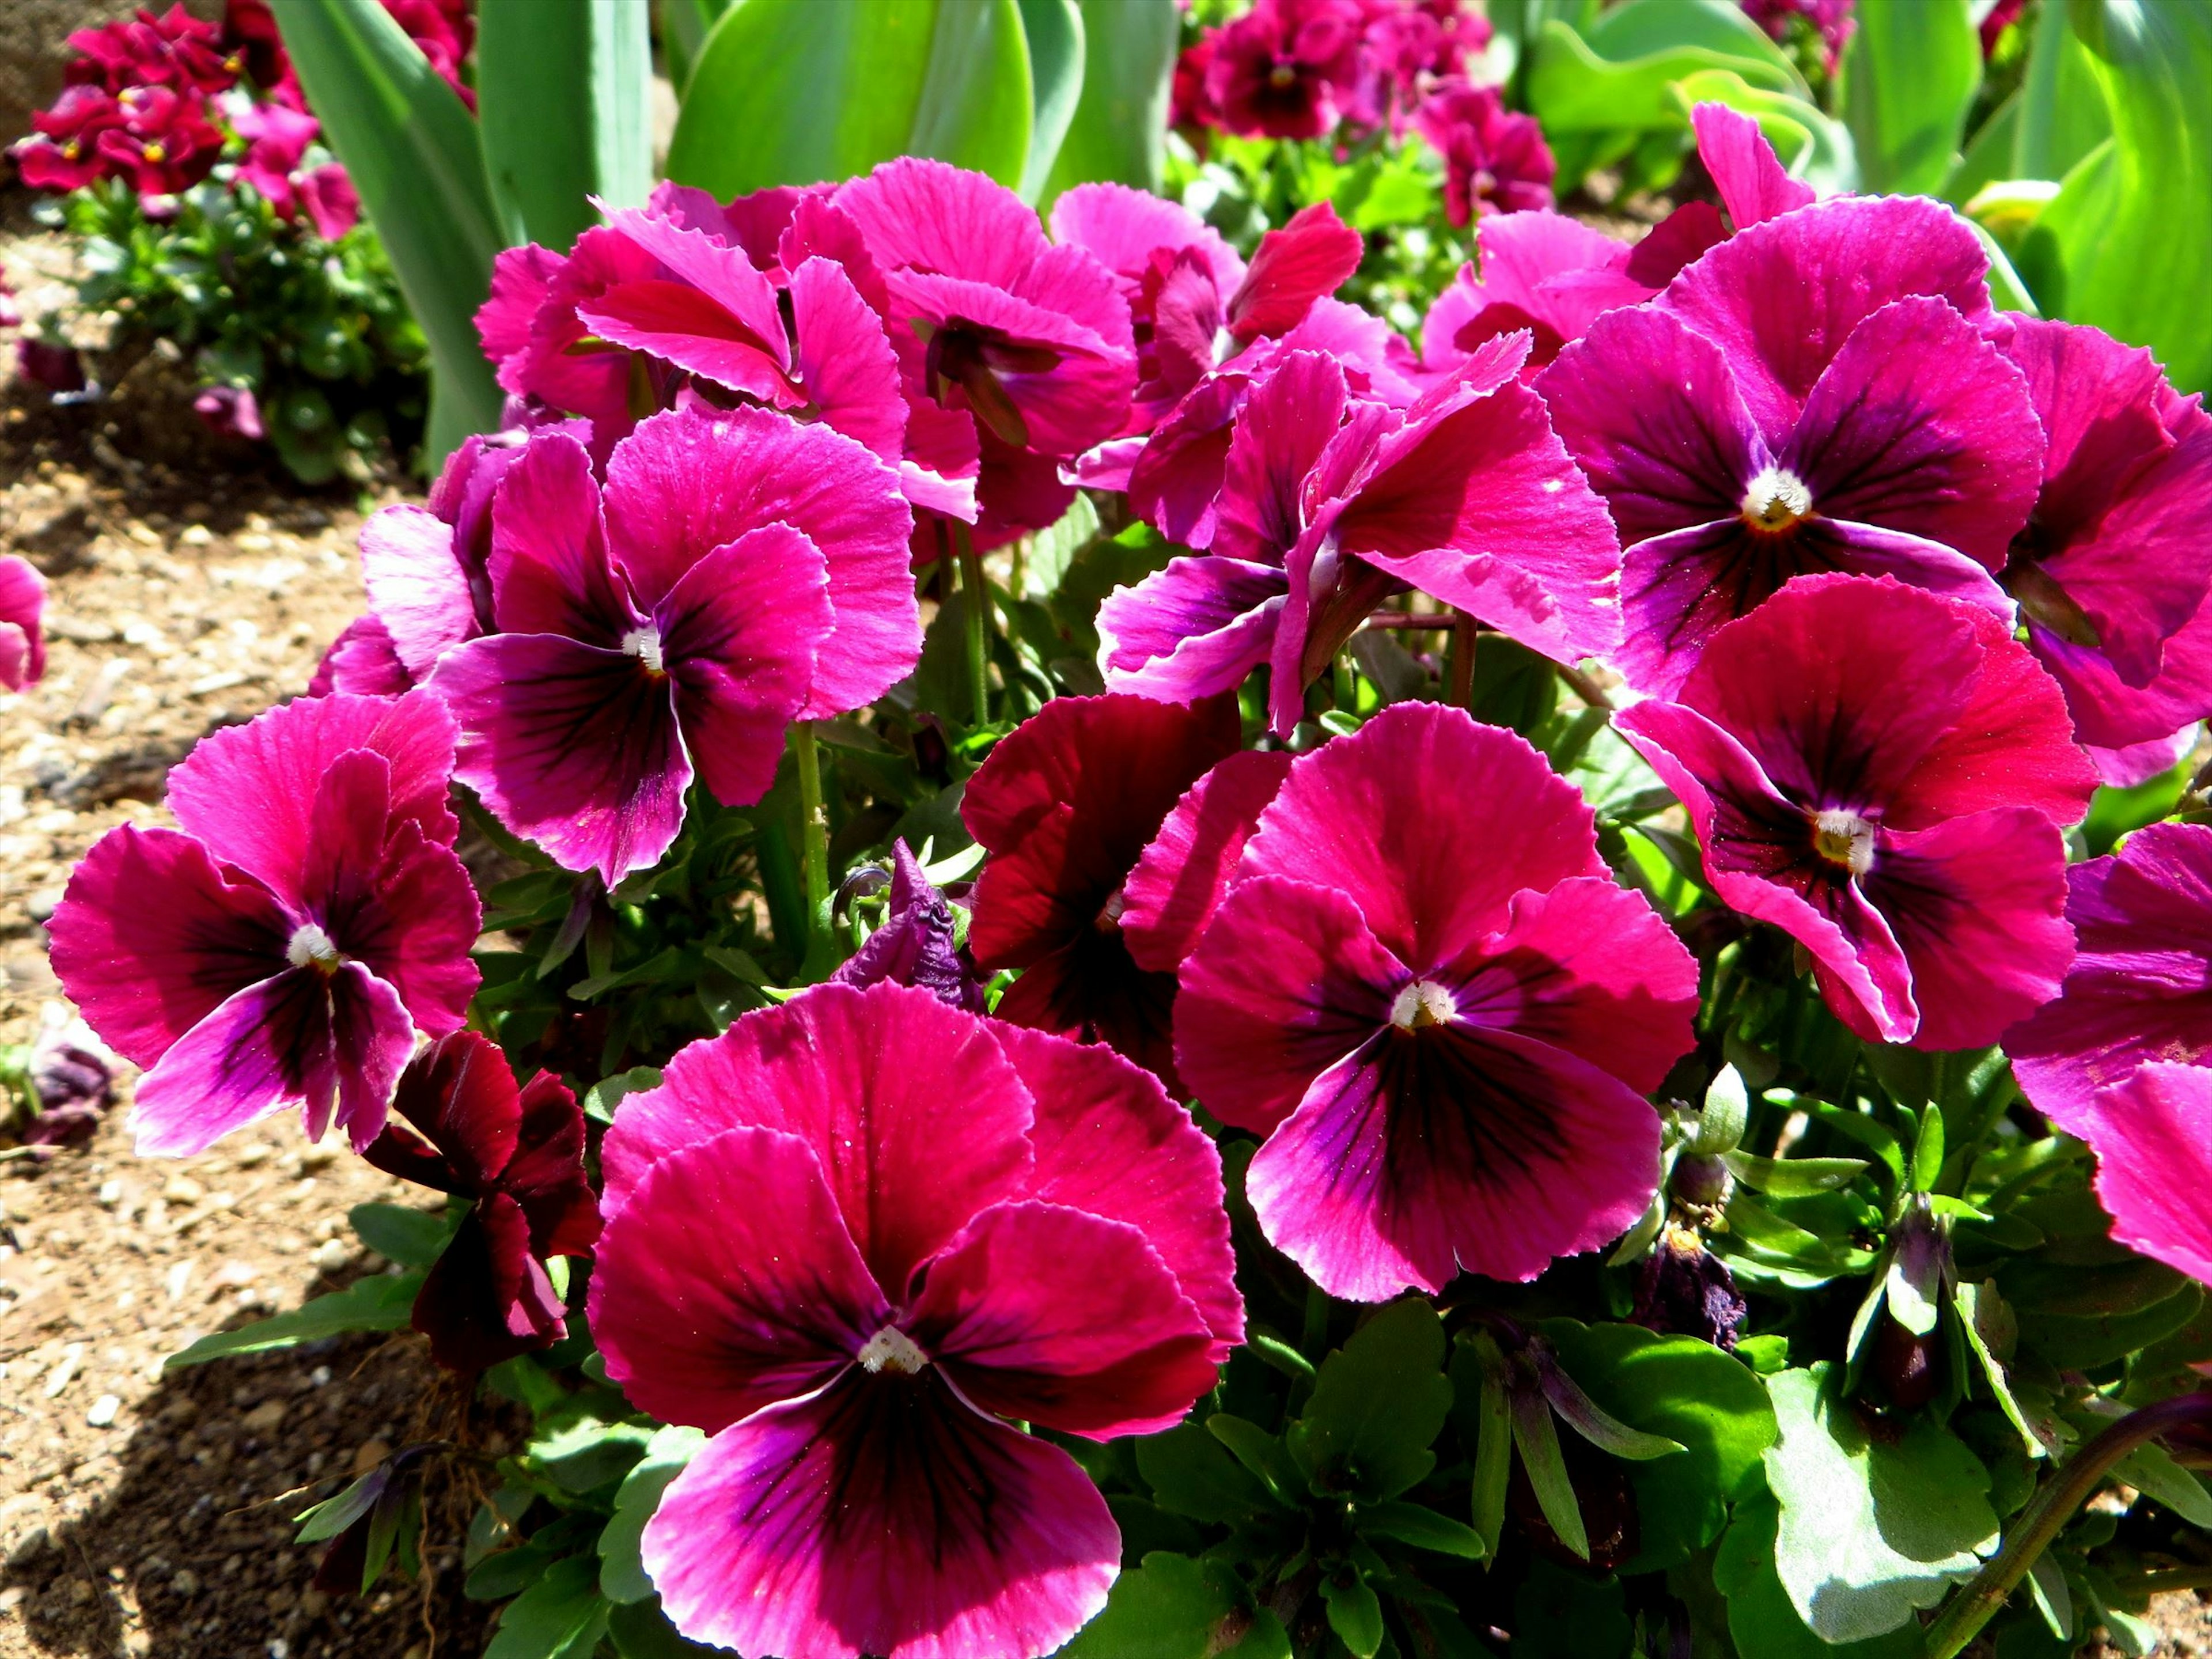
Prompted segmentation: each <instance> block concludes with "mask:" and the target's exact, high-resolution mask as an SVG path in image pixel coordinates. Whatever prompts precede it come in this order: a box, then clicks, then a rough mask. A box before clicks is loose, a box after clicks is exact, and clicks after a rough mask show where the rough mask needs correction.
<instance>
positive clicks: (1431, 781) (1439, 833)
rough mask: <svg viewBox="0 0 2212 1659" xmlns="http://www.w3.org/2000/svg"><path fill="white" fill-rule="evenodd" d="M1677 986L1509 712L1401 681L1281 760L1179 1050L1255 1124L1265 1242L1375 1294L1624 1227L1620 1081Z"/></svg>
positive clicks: (1355, 1294) (1642, 1178)
mask: <svg viewBox="0 0 2212 1659" xmlns="http://www.w3.org/2000/svg"><path fill="white" fill-rule="evenodd" d="M1472 847H1480V848H1482V849H1483V856H1482V857H1481V858H1480V859H1471V858H1469V857H1468V848H1472ZM1697 1000H1698V974H1697V964H1696V963H1695V962H1694V961H1692V958H1691V957H1690V954H1689V952H1688V951H1686V950H1684V949H1683V948H1682V946H1681V945H1680V944H1679V943H1678V942H1677V941H1676V940H1675V939H1674V935H1673V934H1672V933H1670V932H1669V931H1668V928H1667V927H1666V924H1665V923H1663V922H1662V921H1660V919H1659V918H1658V916H1657V915H1656V914H1655V913H1654V912H1653V911H1652V909H1651V908H1650V906H1649V905H1648V904H1647V903H1645V902H1644V900H1643V899H1641V898H1639V897H1638V896H1635V895H1633V894H1631V893H1628V892H1626V891H1624V890H1622V889H1621V888H1620V887H1619V886H1618V885H1616V884H1614V882H1613V878H1612V876H1611V874H1610V873H1609V872H1607V868H1606V866H1605V862H1604V860H1601V858H1600V857H1599V856H1598V853H1597V836H1596V830H1595V823H1594V819H1593V817H1592V814H1591V812H1590V809H1589V806H1588V805H1585V804H1584V803H1583V799H1582V797H1581V796H1580V795H1579V794H1577V793H1576V792H1575V790H1574V788H1573V787H1572V786H1571V785H1569V784H1568V783H1566V782H1565V781H1563V780H1561V779H1559V777H1557V776H1555V775H1553V773H1552V771H1551V770H1550V769H1549V768H1548V767H1547V765H1546V764H1545V763H1544V758H1543V757H1542V756H1541V755H1539V754H1538V753H1537V752H1536V751H1535V750H1533V749H1531V748H1530V747H1529V746H1528V744H1526V743H1524V742H1522V739H1520V738H1517V737H1516V736H1514V735H1513V734H1512V733H1511V732H1505V731H1501V730H1499V729H1498V728H1497V727H1495V726H1478V725H1476V724H1475V723H1474V721H1473V720H1470V719H1468V716H1467V715H1466V714H1464V713H1463V712H1462V711H1461V710H1459V709H1456V708H1445V707H1441V706H1439V705H1437V704H1432V703H1401V704H1398V705H1396V706H1395V707H1393V708H1387V709H1385V710H1384V711H1383V713H1382V714H1378V715H1376V717H1375V718H1374V719H1373V720H1370V721H1368V723H1367V724H1366V725H1365V726H1364V727H1362V728H1361V730H1360V731H1359V732H1358V733H1356V734H1355V735H1353V736H1352V737H1348V738H1336V739H1334V740H1333V741H1331V742H1328V743H1326V744H1322V746H1321V747H1320V748H1318V749H1316V750H1312V751H1311V752H1310V753H1308V754H1305V755H1302V756H1300V757H1298V758H1297V760H1295V761H1294V762H1292V763H1291V768H1290V773H1289V775H1288V776H1287V777H1286V778H1285V780H1284V781H1283V785H1282V788H1281V792H1280V793H1279V794H1277V795H1276V797H1275V799H1274V800H1273V802H1272V803H1271V804H1270V805H1268V806H1267V809H1266V810H1265V811H1263V812H1262V813H1261V815H1260V820H1259V828H1258V830H1257V832H1256V833H1255V834H1254V835H1253V836H1252V837H1251V839H1250V840H1249V841H1248V842H1246V843H1245V845H1244V848H1243V853H1242V854H1241V855H1240V856H1239V858H1238V860H1237V866H1236V871H1235V873H1234V876H1233V878H1231V882H1230V884H1229V888H1228V891H1227V894H1226V896H1224V897H1223V898H1222V900H1221V902H1220V904H1219V908H1218V909H1217V910H1215V912H1214V914H1213V917H1212V921H1211V922H1210V923H1208V924H1207V926H1206V931H1205V933H1204V934H1203V935H1202V936H1201V937H1200V939H1199V942H1198V948H1197V950H1196V951H1194V952H1193V953H1192V955H1191V957H1190V958H1189V959H1188V961H1187V962H1185V963H1183V967H1182V997H1181V1000H1179V1001H1178V1002H1177V1004H1176V1059H1177V1062H1178V1063H1179V1065H1180V1066H1181V1067H1182V1074H1183V1076H1184V1078H1185V1079H1187V1080H1188V1082H1189V1084H1190V1085H1191V1086H1192V1087H1193V1088H1194V1089H1195V1090H1196V1091H1197V1094H1198V1098H1199V1100H1200V1102H1202V1103H1204V1104H1205V1106H1206V1109H1208V1110H1209V1111H1211V1112H1212V1113H1213V1114H1214V1115H1216V1116H1218V1117H1220V1118H1222V1119H1224V1120H1225V1121H1227V1122H1229V1123H1231V1124H1234V1125H1236V1126H1237V1127H1240V1128H1245V1129H1250V1130H1253V1131H1255V1132H1257V1133H1260V1134H1261V1135H1263V1136H1265V1137H1266V1143H1265V1144H1264V1145H1263V1146H1261V1148H1260V1151H1259V1152H1258V1154H1257V1155H1256V1156H1255V1157H1254V1158H1253V1160H1252V1165H1251V1170H1250V1174H1249V1177H1248V1180H1247V1190H1248V1192H1249V1194H1250V1196H1251V1200H1252V1206H1253V1208H1254V1209H1255V1211H1256V1212H1257V1213H1258V1215H1259V1218H1260V1225H1261V1228H1262V1230H1264V1231H1265V1232H1266V1233H1267V1237H1268V1238H1269V1239H1270V1240H1271V1241H1272V1242H1273V1243H1274V1244H1275V1246H1276V1248H1278V1249H1281V1250H1282V1251H1284V1252H1285V1254H1286V1255H1289V1256H1290V1257H1291V1260H1293V1261H1296V1262H1297V1264H1298V1266H1299V1267H1302V1268H1303V1269H1304V1271H1305V1272H1306V1273H1307V1274H1308V1275H1309V1276H1310V1277H1311V1278H1312V1279H1313V1280H1314V1282H1315V1283H1316V1284H1317V1285H1321V1286H1322V1289H1324V1290H1326V1291H1328V1292H1329V1293H1330V1294H1331V1295H1333V1296H1340V1297H1349V1298H1352V1299H1353V1300H1356V1301H1364V1302H1380V1301H1385V1300H1387V1299H1389V1297H1392V1296H1395V1295H1396V1294H1397V1293H1398V1292H1399V1291H1401V1290H1403V1289H1405V1288H1407V1286H1409V1285H1411V1286H1419V1288H1421V1289H1423V1290H1425V1291H1440V1290H1442V1289H1443V1287H1444V1285H1446V1284H1447V1283H1449V1280H1450V1279H1452V1278H1453V1276H1454V1275H1455V1274H1456V1273H1462V1272H1467V1273H1483V1274H1486V1275H1487V1276H1489V1277H1491V1278H1493V1279H1534V1277H1535V1276H1536V1275H1537V1274H1538V1273H1541V1272H1542V1271H1543V1270H1544V1268H1545V1267H1547V1266H1548V1265H1549V1264H1550V1262H1551V1261H1552V1260H1553V1258H1554V1257H1556V1256H1560V1255H1571V1254H1573V1253H1575V1252H1577V1251H1580V1250H1587V1249H1593V1248H1595V1246H1597V1245H1600V1244H1602V1243H1605V1242H1606V1241H1607V1239H1609V1238H1612V1237H1615V1236H1616V1235H1618V1234H1619V1233H1620V1231H1622V1230H1623V1229H1625V1228H1626V1227H1627V1225H1629V1224H1630V1223H1631V1222H1632V1221H1633V1220H1634V1219H1635V1218H1636V1217H1637V1215H1638V1213H1639V1212H1641V1211H1642V1210H1643V1209H1644V1206H1645V1205H1646V1204H1647V1203H1648V1202H1649V1201H1650V1197H1651V1193H1652V1189H1653V1188H1654V1186H1655V1185H1656V1180H1657V1172H1658V1156H1659V1118H1658V1115H1657V1113H1656V1112H1655V1111H1653V1110H1652V1109H1651V1107H1650V1104H1649V1103H1648V1102H1646V1101H1645V1100H1644V1098H1643V1095H1644V1091H1649V1090H1651V1089H1655V1088H1656V1087H1657V1086H1658V1085H1659V1083H1660V1081H1661V1079H1662V1078H1664V1077H1665V1075H1666V1073H1667V1071H1668V1067H1669V1066H1672V1065H1673V1064H1674V1061H1675V1060H1677V1059H1678V1058H1680V1055H1681V1054H1683V1053H1685V1052H1686V1050H1687V1049H1688V1048H1690V1046H1691V1044H1692V1041H1693V1040H1694V1038H1693V1033H1692V1027H1691V1016H1692V1012H1694V1011H1695V1009H1696V1007H1697Z"/></svg>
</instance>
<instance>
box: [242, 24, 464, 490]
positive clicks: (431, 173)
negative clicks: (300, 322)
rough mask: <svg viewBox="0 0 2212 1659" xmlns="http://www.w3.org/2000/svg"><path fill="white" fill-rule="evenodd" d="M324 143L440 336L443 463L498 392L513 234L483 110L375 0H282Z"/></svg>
mask: <svg viewBox="0 0 2212 1659" xmlns="http://www.w3.org/2000/svg"><path fill="white" fill-rule="evenodd" d="M271 5H272V8H273V9H274V11H275V13H276V26H277V27H278V28H279V29H280V30H282V31H283V36H284V46H285V50H286V51H287V52H289V53H290V54H291V58H292V66H293V68H295V70H298V71H299V74H300V84H301V87H302V88H305V89H306V92H307V102H308V104H309V106H311V107H312V108H313V111H314V112H315V115H316V117H317V118H319V120H320V121H321V122H322V124H323V138H324V142H325V143H327V144H329V145H330V147H331V149H332V150H333V151H335V152H336V153H337V158H338V160H339V161H343V162H344V163H345V167H346V172H347V174H348V175H349V177H350V178H351V179H352V180H353V185H354V188H355V189H356V191H359V192H360V193H361V202H362V208H363V209H364V210H366V211H367V213H368V217H369V222H371V223H372V224H374V226H375V227H376V234H377V235H378V236H379V237H380V239H381V240H382V241H383V243H384V251H385V252H386V255H387V256H388V257H389V258H390V259H391V261H392V273H393V274H394V275H395V276H398V279H399V287H400V291H401V292H402V293H404V295H406V296H407V304H408V307H409V308H410V310H412V311H413V312H414V313H415V319H416V322H418V323H420V324H421V325H422V333H423V336H424V337H425V338H426V339H428V342H429V345H430V364H431V382H430V386H431V389H430V424H429V433H428V450H429V453H428V461H429V464H430V465H431V466H432V467H433V468H434V469H435V467H436V466H437V465H438V464H439V463H440V462H441V461H442V460H443V459H445V457H446V454H447V452H448V451H450V450H452V449H453V447H455V446H457V445H458V444H459V442H460V441H461V440H462V439H464V438H465V437H466V436H468V435H469V434H471V433H472V432H489V431H490V430H491V429H492V428H494V427H495V426H497V425H498V424H499V412H500V405H501V394H500V390H499V387H498V386H497V385H496V384H495V382H494V381H493V380H492V371H491V365H490V363H489V362H486V361H485V358H484V355H483V345H482V343H480V342H479V341H478V340H477V331H476V313H477V307H479V306H481V305H483V302H484V300H485V297H486V296H487V295H489V293H490V292H491V262H492V257H493V255H495V254H496V253H497V252H499V250H500V249H501V247H502V246H505V244H506V238H505V237H504V236H503V235H502V234H501V232H500V221H499V215H498V212H497V210H496V209H495V207H494V206H493V204H492V194H491V181H490V179H489V178H488V177H487V176H486V174H485V172H484V160H483V144H482V143H480V142H479V141H478V139H477V124H476V120H475V118H474V117H472V116H471V115H470V113H469V112H468V107H467V106H465V104H463V103H462V102H461V100H460V98H459V95H458V94H455V92H454V91H453V88H451V87H449V86H447V84H446V83H445V82H444V80H443V79H441V77H440V76H439V74H438V72H437V70H434V69H432V68H431V67H430V60H429V59H428V58H425V57H423V55H422V48H421V47H419V46H416V44H415V43H414V42H413V41H412V40H409V39H408V38H407V33H406V31H405V30H404V29H402V28H401V27H399V25H398V23H396V22H394V21H392V15H391V14H390V13H388V12H386V10H385V9H384V8H383V7H382V6H381V5H380V4H379V3H378V0H271Z"/></svg>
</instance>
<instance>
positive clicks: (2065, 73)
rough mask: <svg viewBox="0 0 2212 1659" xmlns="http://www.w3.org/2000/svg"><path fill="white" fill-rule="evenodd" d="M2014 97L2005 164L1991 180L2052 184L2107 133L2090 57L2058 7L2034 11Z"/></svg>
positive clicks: (2108, 118)
mask: <svg viewBox="0 0 2212 1659" xmlns="http://www.w3.org/2000/svg"><path fill="white" fill-rule="evenodd" d="M2020 98H2021V111H2020V120H2019V122H2018V124H2017V125H2016V126H2015V130H2014V134H2013V153H2012V160H2011V164H2010V165H2009V166H2008V167H2005V168H2004V169H2003V170H2002V172H2000V173H1996V174H1993V175H1992V176H1993V177H1995V178H2008V179H2051V180H2053V181H2054V182H2055V181H2057V180H2058V179H2063V178H2064V177H2065V176H2066V175H2067V174H2068V173H2071V172H2072V171H2073V170H2074V169H2075V167H2076V166H2077V165H2079V164H2080V162H2081V159H2082V158H2083V157H2084V156H2086V155H2088V154H2089V152H2090V151H2091V150H2093V149H2096V148H2097V146H2098V145H2100V144H2101V143H2104V142H2105V141H2106V139H2107V138H2109V137H2112V111H2111V110H2110V109H2109V108H2108V107H2106V103H2105V90H2104V88H2103V87H2102V86H2101V85H2100V84H2099V82H2098V79H2097V64H2096V58H2095V57H2094V55H2093V54H2092V53H2091V52H2090V51H2089V49H2088V47H2087V46H2083V45H2082V44H2081V36H2079V35H2078V34H2076V33H2074V25H2073V23H2072V21H2071V20H2070V19H2069V17H2068V15H2067V8H2066V7H2064V6H2063V5H2055V6H2044V7H2042V8H2040V9H2039V15H2038V17H2037V19H2036V25H2035V40H2034V44H2033V46H2030V47H2029V49H2028V55H2027V77H2026V79H2025V80H2024V81H2023V82H2021V89H2020Z"/></svg>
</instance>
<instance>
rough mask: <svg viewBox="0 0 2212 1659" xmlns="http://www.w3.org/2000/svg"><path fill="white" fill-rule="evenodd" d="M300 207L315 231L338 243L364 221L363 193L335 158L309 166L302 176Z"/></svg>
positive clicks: (300, 182)
mask: <svg viewBox="0 0 2212 1659" xmlns="http://www.w3.org/2000/svg"><path fill="white" fill-rule="evenodd" d="M299 184H300V207H301V211H302V212H304V213H306V215H307V222H308V223H309V224H311V225H313V226H314V228H315V234H316V235H318V236H319V237H321V238H322V239H323V240H325V241H326V242H335V241H337V240H338V239H339V238H340V237H341V236H343V235H344V234H346V233H347V232H348V231H349V230H351V229H352V228H354V227H355V226H356V225H357V224H359V223H360V222H361V192H360V191H357V190H356V189H355V188H354V184H353V176H352V175H351V174H350V173H348V172H347V171H346V170H345V169H344V168H343V167H341V166H339V165H338V163H337V162H336V161H326V162H325V163H324V164H323V165H322V166H321V167H310V168H309V169H308V170H307V172H306V173H303V174H301V178H300V181H299Z"/></svg>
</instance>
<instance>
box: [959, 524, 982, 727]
mask: <svg viewBox="0 0 2212 1659" xmlns="http://www.w3.org/2000/svg"><path fill="white" fill-rule="evenodd" d="M952 541H953V544H954V546H955V547H957V549H958V550H959V554H960V616H961V620H962V622H963V623H964V624H965V629H964V634H965V639H966V643H967V647H968V649H967V656H968V696H969V704H970V706H971V707H972V708H974V710H975V724H976V725H978V726H987V725H988V724H989V723H990V719H991V678H990V665H991V590H990V589H989V588H988V587H987V586H984V581H983V556H982V555H981V554H980V553H978V552H977V551H976V550H975V537H974V535H973V534H971V533H970V532H969V528H968V526H966V525H964V524H963V523H962V522H961V521H960V520H957V519H955V520H953V521H952Z"/></svg>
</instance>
